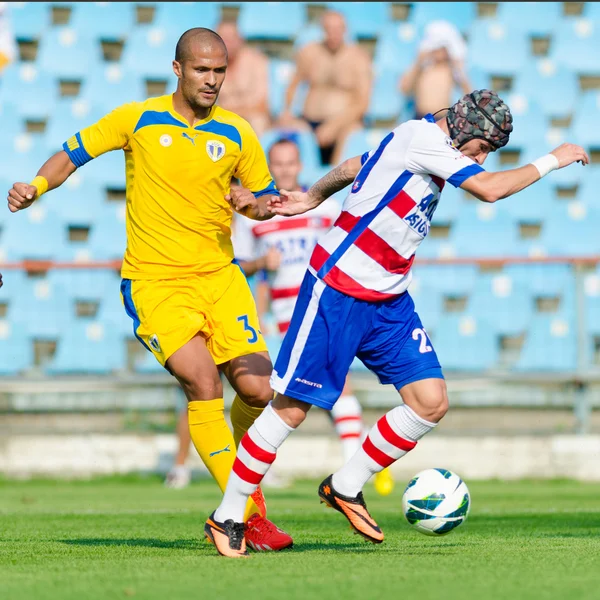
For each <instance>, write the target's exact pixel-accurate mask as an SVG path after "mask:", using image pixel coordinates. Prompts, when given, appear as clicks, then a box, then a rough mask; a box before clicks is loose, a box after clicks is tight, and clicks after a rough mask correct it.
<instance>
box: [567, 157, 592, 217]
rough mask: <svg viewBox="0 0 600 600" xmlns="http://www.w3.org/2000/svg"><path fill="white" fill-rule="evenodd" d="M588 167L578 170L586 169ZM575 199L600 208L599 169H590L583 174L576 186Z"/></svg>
mask: <svg viewBox="0 0 600 600" xmlns="http://www.w3.org/2000/svg"><path fill="white" fill-rule="evenodd" d="M588 168H589V167H586V168H585V169H578V170H585V171H587V170H588ZM564 170H566V169H564ZM577 200H578V201H579V202H583V203H584V204H585V205H587V206H590V207H593V208H595V209H600V170H598V169H595V170H590V171H589V172H587V173H586V174H585V177H583V178H582V180H581V183H580V184H579V185H578V187H577Z"/></svg>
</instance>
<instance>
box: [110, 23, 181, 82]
mask: <svg viewBox="0 0 600 600" xmlns="http://www.w3.org/2000/svg"><path fill="white" fill-rule="evenodd" d="M182 33H183V31H181V30H180V28H178V29H172V28H167V27H155V26H153V25H138V26H137V27H136V28H135V29H134V30H133V31H132V32H131V34H130V35H129V37H128V38H127V43H126V44H125V49H124V50H123V57H122V59H121V64H122V65H123V66H124V67H125V68H126V69H127V70H129V71H131V72H133V73H137V74H138V76H140V77H143V78H146V79H150V80H164V79H166V80H167V81H172V79H173V67H172V64H173V59H174V58H175V46H176V44H177V40H178V39H179V37H180V36H181V34H182ZM140 57H143V60H140Z"/></svg>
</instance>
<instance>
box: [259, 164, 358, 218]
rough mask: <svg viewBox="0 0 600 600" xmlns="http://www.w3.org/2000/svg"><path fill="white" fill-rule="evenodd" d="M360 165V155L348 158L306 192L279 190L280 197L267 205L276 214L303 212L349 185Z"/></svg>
mask: <svg viewBox="0 0 600 600" xmlns="http://www.w3.org/2000/svg"><path fill="white" fill-rule="evenodd" d="M361 166H362V165H361V160H360V156H355V157H354V158H349V159H348V160H345V161H344V162H343V163H342V164H340V165H338V166H337V167H335V169H332V170H331V171H329V173H327V175H325V176H323V177H322V178H321V179H319V181H317V182H316V183H315V184H314V185H313V186H312V187H311V188H310V189H309V190H308V191H307V192H290V191H287V190H279V194H280V197H279V198H273V199H272V200H271V201H270V202H269V203H268V207H269V209H270V210H271V211H272V212H274V213H275V214H277V215H284V216H291V215H300V214H302V213H305V212H307V211H309V210H311V209H313V208H316V207H317V206H319V204H321V202H323V201H324V200H326V199H327V198H329V197H330V196H333V194H335V193H336V192H339V191H340V190H343V189H344V188H345V187H346V186H348V185H350V184H351V183H352V182H353V181H354V180H355V179H356V176H357V175H358V173H359V171H360V169H361Z"/></svg>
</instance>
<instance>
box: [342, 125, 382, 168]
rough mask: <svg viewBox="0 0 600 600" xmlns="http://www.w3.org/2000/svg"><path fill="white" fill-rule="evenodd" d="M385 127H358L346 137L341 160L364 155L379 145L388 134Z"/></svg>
mask: <svg viewBox="0 0 600 600" xmlns="http://www.w3.org/2000/svg"><path fill="white" fill-rule="evenodd" d="M387 133H388V132H387V131H385V130H383V129H356V130H355V131H353V132H352V133H351V134H350V135H349V136H348V137H347V139H346V141H345V143H344V147H343V148H342V155H341V160H346V159H348V158H352V157H353V156H362V155H363V154H364V153H365V152H370V151H371V150H374V149H375V148H377V147H378V146H379V144H380V143H381V140H382V139H383V138H384V137H385V136H386V135H387Z"/></svg>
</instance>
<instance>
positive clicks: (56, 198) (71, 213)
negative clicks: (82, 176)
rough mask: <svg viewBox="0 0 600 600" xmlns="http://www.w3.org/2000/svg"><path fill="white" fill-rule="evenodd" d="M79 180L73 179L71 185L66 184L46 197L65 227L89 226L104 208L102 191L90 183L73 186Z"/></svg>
mask: <svg viewBox="0 0 600 600" xmlns="http://www.w3.org/2000/svg"><path fill="white" fill-rule="evenodd" d="M78 181H79V178H77V177H76V178H74V179H73V183H71V182H70V181H69V180H67V183H65V184H64V185H62V186H61V187H59V188H58V189H56V190H53V191H52V195H51V196H48V197H47V198H48V199H49V202H51V203H52V209H53V211H54V212H56V213H57V214H58V216H59V217H60V219H61V221H62V222H63V223H64V224H65V225H66V226H69V225H72V226H89V225H91V224H92V223H93V222H94V220H95V219H96V218H97V217H98V216H99V215H101V213H102V209H103V208H104V206H105V194H104V189H103V188H101V187H100V186H99V185H94V183H92V182H90V184H89V185H86V186H82V185H74V183H77V182H78Z"/></svg>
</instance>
